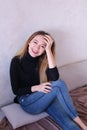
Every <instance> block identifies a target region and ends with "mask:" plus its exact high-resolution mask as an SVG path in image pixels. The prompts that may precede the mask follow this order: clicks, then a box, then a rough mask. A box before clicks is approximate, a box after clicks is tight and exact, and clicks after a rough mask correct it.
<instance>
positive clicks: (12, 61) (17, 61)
mask: <svg viewBox="0 0 87 130" xmlns="http://www.w3.org/2000/svg"><path fill="white" fill-rule="evenodd" d="M19 63H20V58H19V56H14V57H13V58H12V59H11V64H19Z"/></svg>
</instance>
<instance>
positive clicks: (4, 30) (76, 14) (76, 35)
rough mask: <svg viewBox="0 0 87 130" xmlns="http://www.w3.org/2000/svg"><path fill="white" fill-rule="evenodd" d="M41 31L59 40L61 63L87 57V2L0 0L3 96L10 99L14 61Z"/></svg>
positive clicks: (59, 63)
mask: <svg viewBox="0 0 87 130" xmlns="http://www.w3.org/2000/svg"><path fill="white" fill-rule="evenodd" d="M38 30H45V31H47V32H49V33H51V34H52V35H53V37H54V39H55V40H56V50H57V65H58V66H61V65H64V64H68V63H71V62H75V61H79V60H84V59H87V36H86V34H87V1H86V0H0V95H1V96H3V97H7V100H8V97H9V96H12V93H11V92H9V87H10V80H9V65H10V60H11V58H12V57H13V56H14V54H15V53H16V52H17V51H18V50H19V49H20V48H21V47H22V45H23V44H24V43H25V41H26V40H27V38H28V36H29V35H31V34H32V33H33V32H35V31H38ZM10 89H11V88H10ZM4 90H6V92H5V93H3V92H4ZM11 100H12V99H11ZM4 102H6V101H5V100H2V99H1V98H0V103H1V104H4Z"/></svg>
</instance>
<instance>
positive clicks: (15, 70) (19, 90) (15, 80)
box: [10, 57, 31, 96]
mask: <svg viewBox="0 0 87 130" xmlns="http://www.w3.org/2000/svg"><path fill="white" fill-rule="evenodd" d="M19 72H20V65H19V58H18V57H14V58H13V59H12V61H11V64H10V81H11V87H12V91H13V93H14V94H15V95H17V96H21V95H24V94H28V93H31V87H30V86H25V87H21V86H20V76H19Z"/></svg>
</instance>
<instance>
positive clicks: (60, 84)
mask: <svg viewBox="0 0 87 130" xmlns="http://www.w3.org/2000/svg"><path fill="white" fill-rule="evenodd" d="M52 87H66V84H65V82H64V81H63V80H61V79H59V80H56V81H53V82H52Z"/></svg>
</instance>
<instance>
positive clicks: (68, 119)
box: [19, 80, 81, 130]
mask: <svg viewBox="0 0 87 130" xmlns="http://www.w3.org/2000/svg"><path fill="white" fill-rule="evenodd" d="M19 103H20V105H21V107H22V108H23V109H24V110H25V111H26V112H28V113H31V114H38V113H41V112H43V111H46V112H47V113H48V114H49V115H50V116H51V117H52V118H53V119H54V120H55V121H56V122H57V123H58V124H59V125H60V126H61V127H62V128H63V130H70V129H71V130H81V129H80V128H79V127H78V126H77V125H76V124H75V123H74V122H73V119H74V118H75V117H77V116H78V114H77V112H76V110H75V107H74V106H73V103H72V99H71V97H70V95H69V92H68V89H67V86H66V84H65V82H64V81H62V80H57V81H53V82H52V91H51V92H49V93H46V94H45V93H43V92H35V93H33V94H30V95H29V94H27V95H24V96H21V97H20V98H19Z"/></svg>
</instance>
